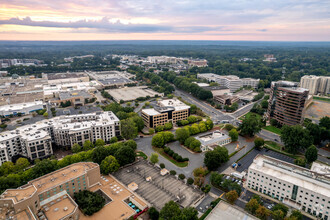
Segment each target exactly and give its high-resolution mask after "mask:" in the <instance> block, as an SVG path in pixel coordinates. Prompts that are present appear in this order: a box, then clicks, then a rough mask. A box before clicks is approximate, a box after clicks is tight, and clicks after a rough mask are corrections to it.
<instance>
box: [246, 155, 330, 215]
mask: <svg viewBox="0 0 330 220" xmlns="http://www.w3.org/2000/svg"><path fill="white" fill-rule="evenodd" d="M329 173H330V167H329V166H328V165H325V164H320V163H317V162H314V163H313V164H312V167H311V169H310V170H309V169H306V168H303V167H300V166H297V165H293V164H290V163H287V162H284V161H281V160H277V159H275V158H272V157H268V156H264V155H257V156H256V157H255V158H254V160H253V163H252V164H251V165H250V167H249V169H248V177H247V187H248V188H250V189H253V190H256V191H259V192H260V193H264V194H266V195H268V196H271V197H273V198H275V199H278V200H280V201H282V202H283V203H284V204H286V205H288V206H291V207H293V208H295V209H298V210H301V211H304V212H308V213H310V214H311V215H314V216H317V217H318V218H321V219H325V220H327V219H329V216H330V213H329V212H330V177H329V176H328V175H329Z"/></svg>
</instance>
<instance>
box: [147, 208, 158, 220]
mask: <svg viewBox="0 0 330 220" xmlns="http://www.w3.org/2000/svg"><path fill="white" fill-rule="evenodd" d="M148 214H149V218H150V219H151V220H158V219H159V212H158V211H157V209H156V208H155V207H151V208H150V209H149V210H148Z"/></svg>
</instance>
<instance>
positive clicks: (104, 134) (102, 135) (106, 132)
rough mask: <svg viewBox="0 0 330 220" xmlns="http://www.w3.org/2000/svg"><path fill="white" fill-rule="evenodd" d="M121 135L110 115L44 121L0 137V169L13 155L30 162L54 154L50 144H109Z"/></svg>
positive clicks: (115, 117) (87, 115)
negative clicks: (98, 141)
mask: <svg viewBox="0 0 330 220" xmlns="http://www.w3.org/2000/svg"><path fill="white" fill-rule="evenodd" d="M119 135H120V121H119V119H118V118H117V116H116V115H115V114H114V113H112V112H95V113H90V114H81V115H64V116H59V117H55V118H52V119H45V120H42V121H39V122H36V123H35V124H32V125H26V126H22V127H20V128H17V129H16V130H13V131H5V132H2V133H0V165H1V164H2V163H3V162H5V161H10V160H11V158H12V157H13V156H15V155H23V156H26V157H28V158H30V159H32V160H34V159H37V158H44V157H47V156H50V155H52V154H53V150H52V144H55V145H57V146H63V147H67V146H70V147H71V146H72V145H73V144H75V143H78V144H79V145H81V146H82V145H83V143H84V142H85V141H86V140H89V141H91V142H95V141H96V140H97V139H103V140H104V141H105V142H109V141H110V139H111V138H112V137H115V136H119Z"/></svg>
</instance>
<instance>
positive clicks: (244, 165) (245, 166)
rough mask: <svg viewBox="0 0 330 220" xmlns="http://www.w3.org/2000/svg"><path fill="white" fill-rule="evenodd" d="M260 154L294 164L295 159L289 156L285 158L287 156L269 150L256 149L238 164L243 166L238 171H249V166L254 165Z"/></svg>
mask: <svg viewBox="0 0 330 220" xmlns="http://www.w3.org/2000/svg"><path fill="white" fill-rule="evenodd" d="M258 154H262V155H266V156H270V157H273V158H275V159H279V160H283V161H285V162H288V163H294V159H293V158H291V157H288V156H285V155H283V154H280V153H277V152H275V151H272V150H267V149H262V150H260V151H258V150H256V149H254V150H252V151H251V152H250V153H249V154H248V155H246V156H245V157H244V158H243V159H241V160H240V161H239V162H238V163H240V164H241V166H239V167H238V168H236V170H237V171H238V172H243V171H244V170H247V169H248V168H249V166H250V165H251V164H252V162H253V159H254V158H255V157H256V156H257V155H258Z"/></svg>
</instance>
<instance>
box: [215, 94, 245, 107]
mask: <svg viewBox="0 0 330 220" xmlns="http://www.w3.org/2000/svg"><path fill="white" fill-rule="evenodd" d="M213 99H214V101H216V102H219V103H220V104H221V105H232V104H233V103H235V102H237V101H239V98H238V97H237V96H231V95H227V94H225V95H217V96H213Z"/></svg>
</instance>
